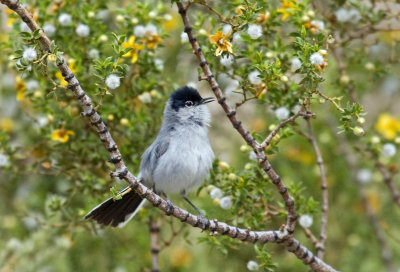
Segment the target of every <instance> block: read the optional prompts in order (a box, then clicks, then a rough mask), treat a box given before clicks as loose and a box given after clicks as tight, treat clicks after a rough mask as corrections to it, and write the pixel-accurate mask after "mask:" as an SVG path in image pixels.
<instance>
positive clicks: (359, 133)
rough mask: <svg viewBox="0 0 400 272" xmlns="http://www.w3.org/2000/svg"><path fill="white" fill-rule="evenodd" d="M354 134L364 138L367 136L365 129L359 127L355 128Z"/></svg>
mask: <svg viewBox="0 0 400 272" xmlns="http://www.w3.org/2000/svg"><path fill="white" fill-rule="evenodd" d="M353 133H354V135H356V136H363V135H364V134H365V131H364V129H363V128H362V127H358V126H357V127H354V128H353Z"/></svg>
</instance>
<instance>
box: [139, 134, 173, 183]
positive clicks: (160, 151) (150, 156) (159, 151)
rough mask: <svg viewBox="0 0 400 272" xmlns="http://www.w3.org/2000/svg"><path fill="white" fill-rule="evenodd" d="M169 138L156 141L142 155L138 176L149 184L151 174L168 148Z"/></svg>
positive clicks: (151, 180) (151, 181)
mask: <svg viewBox="0 0 400 272" xmlns="http://www.w3.org/2000/svg"><path fill="white" fill-rule="evenodd" d="M169 142H170V140H169V138H164V139H163V140H160V139H159V138H158V139H156V140H155V141H154V142H153V143H152V144H151V145H150V146H149V147H148V148H147V150H146V151H145V152H144V153H143V156H142V161H141V163H140V175H141V177H142V178H143V179H144V180H145V181H146V180H147V181H148V182H149V183H153V177H152V176H153V173H154V171H155V169H156V167H157V165H158V160H159V159H160V158H161V156H162V155H164V154H165V152H167V150H168V147H169Z"/></svg>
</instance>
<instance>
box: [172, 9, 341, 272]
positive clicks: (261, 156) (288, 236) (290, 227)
mask: <svg viewBox="0 0 400 272" xmlns="http://www.w3.org/2000/svg"><path fill="white" fill-rule="evenodd" d="M176 4H177V6H178V9H179V13H180V14H181V17H182V20H183V24H184V26H185V29H184V31H185V32H186V34H187V35H188V37H189V42H190V43H191V45H192V48H193V53H194V54H195V55H196V57H197V59H198V60H199V62H200V67H201V68H202V69H203V73H204V75H205V76H206V77H207V81H208V83H209V84H210V87H211V90H212V91H213V92H214V95H215V96H216V98H217V100H218V103H219V104H220V105H221V107H222V108H223V110H224V111H225V113H226V114H227V116H228V118H229V120H230V121H231V123H232V125H233V127H234V128H235V129H236V130H237V131H238V132H239V134H240V135H241V136H242V137H243V139H244V140H245V141H246V143H247V144H248V145H249V146H251V147H252V148H253V150H254V152H255V153H256V155H257V158H258V162H259V163H260V164H261V166H262V168H263V169H264V171H265V172H266V173H267V175H268V177H269V178H270V179H271V181H272V183H273V184H274V185H275V186H276V187H277V189H278V191H279V193H280V194H281V195H282V198H283V200H284V202H285V204H286V207H287V210H288V218H287V223H286V226H285V228H284V229H283V230H281V233H282V232H283V234H284V240H283V243H284V245H286V246H287V247H288V251H290V252H293V253H294V254H295V255H296V256H297V257H298V258H299V259H300V260H302V261H303V262H304V263H305V264H307V265H309V266H310V267H311V268H312V269H313V270H315V271H334V269H333V268H332V267H330V266H329V265H328V264H326V263H324V262H323V261H322V260H321V259H319V258H316V257H315V256H314V257H313V258H314V260H317V262H316V261H312V262H310V261H308V260H307V259H308V257H307V255H309V254H312V253H311V251H309V250H308V249H307V248H305V247H304V246H301V245H300V243H298V245H297V246H296V248H293V243H292V241H293V239H294V238H293V236H292V234H293V232H294V227H295V224H296V220H297V213H296V210H295V208H294V200H293V198H292V196H291V195H290V194H289V193H288V190H287V188H286V186H285V185H284V184H283V183H282V181H281V178H280V177H279V176H278V174H277V173H276V172H275V170H274V169H273V168H272V166H271V164H270V163H269V161H268V159H267V157H266V155H265V146H263V145H262V144H259V143H258V142H257V141H256V140H255V139H254V138H253V137H252V136H251V134H250V132H249V131H248V130H247V129H245V128H244V126H243V125H242V123H241V121H240V120H238V118H237V117H236V111H234V110H232V109H231V108H230V106H229V105H228V104H227V103H226V98H225V97H224V96H223V94H222V91H221V89H220V88H219V85H218V83H217V82H216V80H215V78H214V75H213V74H212V72H211V70H210V67H209V65H208V62H207V60H206V59H205V57H204V55H203V53H202V50H201V48H200V46H199V44H198V42H197V39H196V38H195V36H194V33H193V29H192V27H191V25H190V23H189V18H188V16H187V13H186V12H187V10H186V8H185V7H184V5H183V4H182V3H180V2H177V3H176ZM303 114H304V113H303ZM300 115H301V114H299V115H298V116H300ZM298 116H297V117H298ZM285 231H286V232H287V233H284V232H285ZM299 249H303V252H302V253H301V254H299V252H298V250H299ZM304 257H305V258H304Z"/></svg>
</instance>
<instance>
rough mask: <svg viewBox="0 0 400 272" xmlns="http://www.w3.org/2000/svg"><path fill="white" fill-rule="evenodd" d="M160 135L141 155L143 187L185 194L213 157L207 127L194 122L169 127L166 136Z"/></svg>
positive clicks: (200, 179)
mask: <svg viewBox="0 0 400 272" xmlns="http://www.w3.org/2000/svg"><path fill="white" fill-rule="evenodd" d="M162 133H163V134H161V135H159V137H157V139H156V141H154V143H153V144H152V145H151V146H150V147H149V149H151V150H149V149H148V150H147V151H146V152H147V153H148V154H146V152H145V154H144V155H143V158H142V164H144V163H143V161H144V160H145V159H147V160H148V163H145V165H144V166H145V167H142V165H141V177H142V178H143V179H144V180H145V184H146V183H147V184H146V185H148V186H154V187H155V189H156V191H158V192H160V191H163V192H165V193H181V192H187V191H189V190H191V189H194V188H195V187H197V186H199V185H200V184H201V183H202V182H203V180H204V179H205V178H206V177H207V175H208V173H209V171H210V169H211V167H212V161H213V158H214V153H213V151H212V149H211V146H210V143H209V140H208V135H207V128H206V127H205V126H202V125H198V124H196V123H194V124H192V125H185V126H182V127H170V128H169V129H168V133H167V132H166V131H163V132H162ZM166 134H167V135H168V136H167V135H166ZM160 136H161V137H160ZM161 153H162V154H161ZM160 154H161V155H160ZM151 162H153V163H151ZM142 168H143V169H142ZM146 180H147V182H146ZM149 183H150V184H149Z"/></svg>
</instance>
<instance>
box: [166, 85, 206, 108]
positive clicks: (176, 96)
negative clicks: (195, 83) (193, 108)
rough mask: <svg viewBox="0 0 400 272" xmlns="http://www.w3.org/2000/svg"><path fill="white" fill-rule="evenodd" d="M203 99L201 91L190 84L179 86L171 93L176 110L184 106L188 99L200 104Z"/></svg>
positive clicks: (173, 106)
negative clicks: (189, 85)
mask: <svg viewBox="0 0 400 272" xmlns="http://www.w3.org/2000/svg"><path fill="white" fill-rule="evenodd" d="M202 100H203V98H202V97H201V96H200V94H199V92H198V91H197V90H196V89H194V88H191V87H188V86H185V87H182V88H179V89H178V90H176V91H175V92H173V93H172V94H171V102H172V104H171V106H172V108H173V109H174V110H176V111H177V110H178V109H179V108H181V107H184V106H185V102H186V101H192V102H193V104H200V103H201V102H202Z"/></svg>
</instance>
